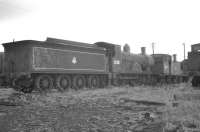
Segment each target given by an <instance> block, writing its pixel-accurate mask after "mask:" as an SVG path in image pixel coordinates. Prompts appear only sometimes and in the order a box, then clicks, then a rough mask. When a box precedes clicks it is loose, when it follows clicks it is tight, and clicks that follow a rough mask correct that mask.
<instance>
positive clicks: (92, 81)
mask: <svg viewBox="0 0 200 132" xmlns="http://www.w3.org/2000/svg"><path fill="white" fill-rule="evenodd" d="M99 85H100V82H99V77H98V76H89V78H88V86H89V88H97V87H99Z"/></svg>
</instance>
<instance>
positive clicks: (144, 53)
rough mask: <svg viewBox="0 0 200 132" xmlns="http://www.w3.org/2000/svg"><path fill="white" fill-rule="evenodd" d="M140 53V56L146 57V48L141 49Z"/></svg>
mask: <svg viewBox="0 0 200 132" xmlns="http://www.w3.org/2000/svg"><path fill="white" fill-rule="evenodd" d="M141 53H142V55H146V47H141Z"/></svg>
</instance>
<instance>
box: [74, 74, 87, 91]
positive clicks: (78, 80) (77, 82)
mask: <svg viewBox="0 0 200 132" xmlns="http://www.w3.org/2000/svg"><path fill="white" fill-rule="evenodd" d="M85 84H86V81H85V77H84V76H81V75H76V76H74V78H73V88H75V89H81V88H83V87H85Z"/></svg>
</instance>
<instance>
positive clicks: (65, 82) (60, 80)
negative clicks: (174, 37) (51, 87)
mask: <svg viewBox="0 0 200 132" xmlns="http://www.w3.org/2000/svg"><path fill="white" fill-rule="evenodd" d="M56 87H57V88H58V89H59V90H60V91H63V90H66V89H69V88H71V78H70V76H67V75H60V76H58V77H57V78H56Z"/></svg>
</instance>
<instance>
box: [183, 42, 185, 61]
mask: <svg viewBox="0 0 200 132" xmlns="http://www.w3.org/2000/svg"><path fill="white" fill-rule="evenodd" d="M183 54H184V60H185V43H183Z"/></svg>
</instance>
